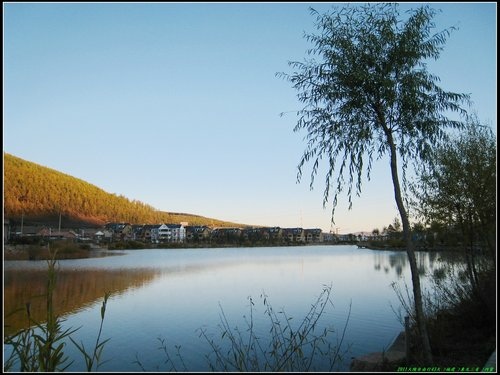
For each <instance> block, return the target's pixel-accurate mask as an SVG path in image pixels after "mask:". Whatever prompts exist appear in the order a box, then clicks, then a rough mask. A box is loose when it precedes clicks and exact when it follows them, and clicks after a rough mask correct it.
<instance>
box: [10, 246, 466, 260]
mask: <svg viewBox="0 0 500 375" xmlns="http://www.w3.org/2000/svg"><path fill="white" fill-rule="evenodd" d="M322 245H324V246H336V245H352V246H356V245H357V246H358V248H359V249H367V250H376V251H406V248H404V247H390V246H371V245H368V244H359V243H354V244H353V243H314V244H312V243H311V244H300V243H293V244H279V245H276V244H261V245H255V244H254V245H248V244H241V245H240V244H196V243H190V244H187V243H183V244H168V245H166V246H161V245H160V246H158V245H151V246H146V247H144V248H143V249H151V248H157V249H199V248H225V247H287V246H322ZM87 246H88V248H85V249H75V248H72V249H71V250H70V251H59V252H58V256H57V258H58V259H85V258H100V257H104V256H110V255H116V253H114V252H112V250H141V249H140V248H126V247H124V248H122V247H111V248H109V249H108V247H107V246H99V245H96V244H91V245H87ZM415 250H416V251H426V252H427V251H429V252H434V251H454V250H457V249H456V248H450V247H432V248H430V247H425V248H424V247H417V248H416V249H415ZM49 258H50V254H49V251H48V249H47V247H46V246H36V245H11V244H6V245H4V252H3V260H4V261H5V260H7V261H8V260H47V259H49Z"/></svg>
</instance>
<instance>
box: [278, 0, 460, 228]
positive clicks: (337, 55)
mask: <svg viewBox="0 0 500 375" xmlns="http://www.w3.org/2000/svg"><path fill="white" fill-rule="evenodd" d="M311 14H312V15H313V16H315V17H316V27H317V29H318V33H317V34H307V35H306V36H305V38H306V39H307V40H308V41H309V42H310V43H311V44H312V48H311V49H309V50H308V51H307V55H308V56H310V57H312V58H309V59H306V60H304V61H303V62H297V61H293V62H289V66H290V67H291V68H292V69H294V70H295V71H294V72H293V73H290V74H287V73H279V74H278V76H279V77H282V78H285V79H286V80H288V81H289V82H290V83H291V84H292V87H293V88H294V89H296V90H297V96H298V99H299V101H300V102H301V103H303V105H304V106H303V108H302V109H301V110H299V111H298V120H297V124H296V126H295V127H294V131H295V132H299V131H305V132H306V136H305V139H306V140H307V147H306V149H305V151H304V153H303V155H302V158H301V159H300V162H299V164H298V173H297V180H298V181H300V180H301V178H302V174H303V169H304V168H305V166H306V164H309V163H311V164H312V169H311V175H310V181H311V182H310V186H311V188H312V186H313V184H314V180H315V176H316V175H317V173H318V171H319V170H321V163H322V162H326V163H327V165H328V166H327V167H328V169H327V172H326V176H325V190H324V199H323V204H324V205H326V203H327V202H328V199H329V196H330V195H331V194H332V195H333V209H332V221H333V216H334V212H335V206H336V204H337V197H338V195H339V194H340V193H341V192H342V191H343V189H344V185H347V195H348V199H349V207H351V205H352V194H353V193H355V194H356V195H360V193H361V182H362V176H363V174H364V173H365V172H366V176H367V178H368V179H370V172H371V168H372V163H373V161H374V158H376V159H379V158H381V157H383V156H384V155H385V154H386V153H387V151H388V150H389V147H388V144H389V142H390V141H394V143H395V144H397V145H398V148H397V150H398V153H399V154H400V156H401V157H402V159H403V172H404V169H405V168H406V167H407V165H408V162H410V161H416V162H418V161H419V160H426V159H427V158H428V157H429V150H430V149H431V148H432V147H434V146H435V145H436V144H438V143H439V142H441V141H442V140H444V139H445V137H446V132H445V130H446V129H448V128H460V127H462V126H463V124H462V123H461V122H459V121H451V120H449V119H447V118H446V117H445V116H444V113H445V112H447V111H452V112H458V113H459V114H460V115H466V112H465V110H463V109H462V107H461V105H462V104H464V103H465V104H469V96H468V95H466V94H459V93H453V92H446V91H445V90H443V89H441V88H440V87H439V86H438V85H437V83H438V82H439V78H438V77H436V76H433V75H432V74H430V73H428V72H427V70H426V64H425V63H426V61H427V60H428V59H430V58H431V59H437V58H438V57H439V54H440V52H441V50H442V49H443V46H444V44H445V42H446V39H447V38H448V37H449V36H450V35H451V32H452V31H453V30H454V28H453V27H451V28H448V29H445V30H443V31H439V32H433V29H434V24H433V22H432V19H433V17H434V16H435V14H436V11H435V10H434V9H432V8H430V7H429V6H423V7H420V8H418V9H416V10H412V11H410V12H409V14H408V16H406V17H401V16H400V14H399V11H398V5H397V4H390V3H384V4H367V5H356V6H351V5H347V6H344V7H336V8H334V9H333V10H332V11H331V12H329V13H325V14H319V13H318V12H316V11H315V10H313V9H311ZM403 180H404V182H405V175H403ZM334 181H336V182H334ZM332 188H333V192H332V190H331V189H332Z"/></svg>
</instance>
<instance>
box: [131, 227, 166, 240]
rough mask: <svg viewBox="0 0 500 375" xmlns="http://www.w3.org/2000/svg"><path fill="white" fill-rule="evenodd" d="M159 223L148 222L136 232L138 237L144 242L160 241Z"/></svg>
mask: <svg viewBox="0 0 500 375" xmlns="http://www.w3.org/2000/svg"><path fill="white" fill-rule="evenodd" d="M158 228H160V225H159V224H153V225H151V224H146V225H143V226H142V228H141V229H140V230H138V231H137V232H136V239H137V240H140V241H144V242H151V243H158V242H159V233H158Z"/></svg>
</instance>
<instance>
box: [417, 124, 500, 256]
mask: <svg viewBox="0 0 500 375" xmlns="http://www.w3.org/2000/svg"><path fill="white" fill-rule="evenodd" d="M431 156H432V158H431V162H430V163H429V165H423V166H422V168H421V169H420V173H419V175H418V179H417V181H416V182H415V184H413V185H412V191H413V193H414V195H415V198H416V199H415V200H414V202H413V206H414V207H415V208H416V211H417V213H418V214H419V215H420V216H421V218H422V219H423V220H425V222H426V223H427V224H431V223H432V224H433V226H434V228H436V230H437V231H438V232H439V233H441V234H442V233H443V231H445V230H450V229H451V230H453V236H454V237H455V238H458V239H459V240H460V241H461V242H462V243H463V244H464V245H465V244H468V246H470V245H471V244H472V245H474V244H483V246H484V247H485V248H489V249H490V254H491V255H494V252H495V249H494V242H495V235H496V140H495V136H494V135H493V132H492V131H491V129H490V128H488V127H486V126H482V125H480V124H479V121H478V120H477V119H474V120H472V121H471V122H469V123H468V126H467V128H466V129H465V131H464V132H461V133H460V134H458V135H457V136H455V137H454V138H453V139H452V140H451V141H450V142H449V143H447V144H443V145H441V146H440V147H438V148H436V149H435V150H434V151H433V152H432V154H431Z"/></svg>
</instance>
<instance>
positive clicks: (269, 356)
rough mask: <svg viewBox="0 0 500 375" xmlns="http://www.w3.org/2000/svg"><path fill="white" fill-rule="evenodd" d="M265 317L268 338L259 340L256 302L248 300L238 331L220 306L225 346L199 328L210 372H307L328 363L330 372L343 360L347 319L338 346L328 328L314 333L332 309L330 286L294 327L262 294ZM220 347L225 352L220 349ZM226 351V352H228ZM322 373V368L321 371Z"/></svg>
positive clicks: (290, 319) (326, 287) (284, 314)
mask: <svg viewBox="0 0 500 375" xmlns="http://www.w3.org/2000/svg"><path fill="white" fill-rule="evenodd" d="M260 297H261V299H262V301H263V305H264V309H265V315H266V316H267V319H268V320H269V325H270V327H269V337H265V338H263V337H259V336H258V334H257V330H256V329H255V322H254V313H255V307H254V306H255V303H254V301H253V299H252V298H251V297H249V300H250V317H249V320H248V319H247V318H246V317H245V322H246V324H247V327H246V329H245V330H241V329H239V328H238V327H235V328H231V326H230V324H229V322H228V319H227V317H226V315H225V313H224V311H223V309H222V307H221V314H220V319H221V324H220V325H219V328H220V330H221V340H225V345H221V344H219V343H217V342H216V341H215V340H214V339H213V338H211V337H209V335H208V334H207V331H206V330H205V329H200V337H202V338H203V339H205V340H206V341H207V342H208V344H209V345H210V348H211V353H210V354H209V355H207V356H206V359H207V360H208V363H209V366H210V369H211V370H212V371H217V372H218V371H224V372H227V371H245V372H261V371H266V372H267V371H270V372H280V371H286V372H292V371H294V372H297V371H298V372H308V371H316V370H317V369H316V364H317V363H320V362H323V363H325V361H327V362H328V367H329V371H332V370H333V369H334V368H335V365H337V364H338V363H339V362H341V361H342V359H343V356H344V354H345V353H346V352H347V351H348V349H345V351H344V352H342V353H341V348H342V344H343V341H344V336H345V331H346V328H347V324H348V321H349V316H350V307H349V315H348V318H347V320H346V324H345V326H344V329H343V331H342V334H341V337H340V339H339V338H337V344H336V345H333V344H332V342H331V341H330V340H329V336H330V335H331V334H332V333H333V332H334V329H333V328H332V327H331V326H328V327H326V328H324V329H323V330H321V331H320V332H317V330H318V326H319V321H320V319H321V318H322V317H323V315H324V313H325V309H326V307H327V306H332V307H333V303H332V301H331V286H325V287H324V288H323V290H322V292H321V294H320V296H319V297H318V298H317V300H316V301H315V302H314V303H313V304H312V306H311V309H310V310H309V312H308V313H307V314H306V316H305V317H304V318H303V319H302V321H301V322H300V324H299V325H298V326H297V327H294V325H292V320H293V318H292V317H289V316H288V315H287V314H286V313H285V311H284V310H281V311H278V312H276V311H275V310H274V308H273V307H272V305H271V304H270V302H269V299H268V296H267V295H265V294H262V295H261V296H260ZM223 346H225V347H226V349H223ZM227 348H228V349H227ZM323 370H324V369H323Z"/></svg>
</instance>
